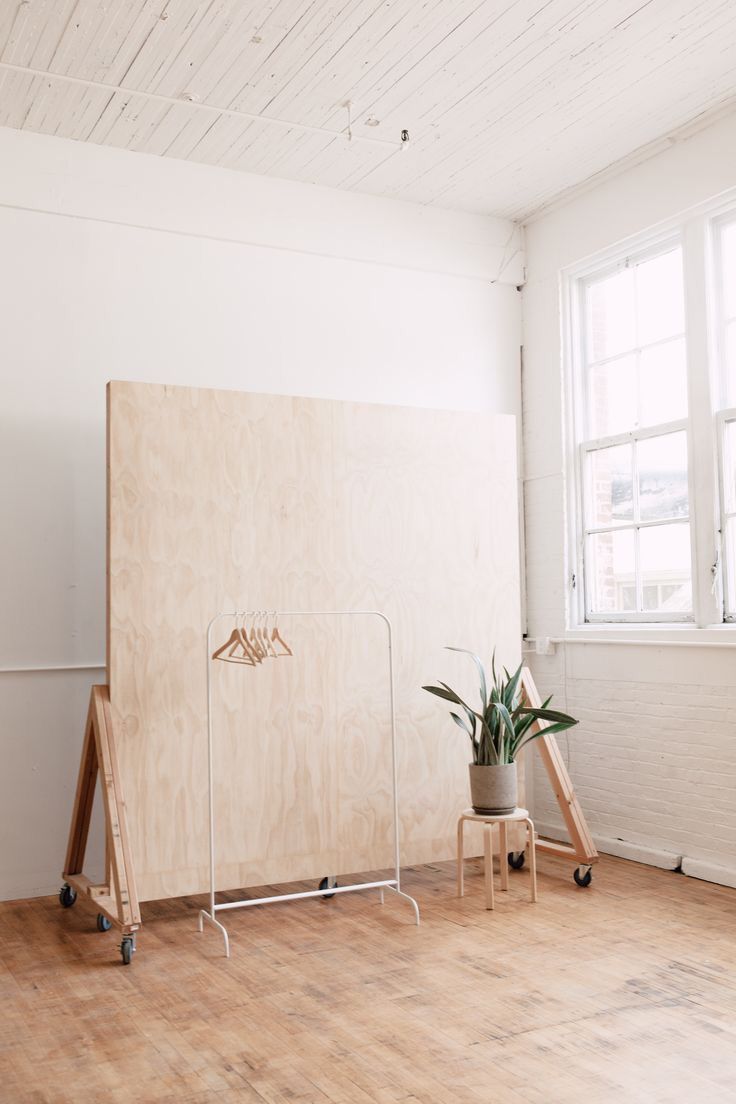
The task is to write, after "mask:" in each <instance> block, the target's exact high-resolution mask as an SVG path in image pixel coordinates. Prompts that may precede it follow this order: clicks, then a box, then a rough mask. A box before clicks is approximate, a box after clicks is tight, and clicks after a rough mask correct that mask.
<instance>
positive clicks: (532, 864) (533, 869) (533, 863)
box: [526, 820, 537, 901]
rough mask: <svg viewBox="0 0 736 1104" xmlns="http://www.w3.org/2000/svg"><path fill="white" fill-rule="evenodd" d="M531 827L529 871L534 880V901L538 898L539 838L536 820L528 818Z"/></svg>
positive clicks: (528, 825)
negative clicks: (537, 836) (535, 830)
mask: <svg viewBox="0 0 736 1104" xmlns="http://www.w3.org/2000/svg"><path fill="white" fill-rule="evenodd" d="M526 824H527V828H528V829H529V873H530V874H531V881H532V901H536V899H537V840H536V836H535V834H534V822H533V821H531V820H527V822H526Z"/></svg>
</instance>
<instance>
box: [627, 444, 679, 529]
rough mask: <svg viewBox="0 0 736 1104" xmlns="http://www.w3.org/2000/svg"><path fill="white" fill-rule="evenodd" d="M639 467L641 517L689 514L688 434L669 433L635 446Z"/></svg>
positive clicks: (653, 517) (656, 518)
mask: <svg viewBox="0 0 736 1104" xmlns="http://www.w3.org/2000/svg"><path fill="white" fill-rule="evenodd" d="M636 459H637V465H638V468H639V518H640V520H641V521H659V520H661V519H662V518H677V517H687V515H688V493H687V435H686V433H685V431H684V430H683V431H682V432H681V433H668V434H667V435H666V436H665V437H650V438H649V439H648V440H646V441H639V442H638V443H637V446H636Z"/></svg>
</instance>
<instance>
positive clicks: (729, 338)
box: [723, 321, 736, 406]
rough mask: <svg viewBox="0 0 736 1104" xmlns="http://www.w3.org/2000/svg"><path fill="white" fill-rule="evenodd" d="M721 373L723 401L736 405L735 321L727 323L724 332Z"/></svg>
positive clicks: (728, 404) (729, 404)
mask: <svg viewBox="0 0 736 1104" xmlns="http://www.w3.org/2000/svg"><path fill="white" fill-rule="evenodd" d="M723 375H724V383H725V391H726V396H725V403H726V405H727V406H736V321H734V322H729V323H728V325H727V326H726V332H725V334H724V342H723Z"/></svg>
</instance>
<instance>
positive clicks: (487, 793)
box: [468, 763, 518, 816]
mask: <svg viewBox="0 0 736 1104" xmlns="http://www.w3.org/2000/svg"><path fill="white" fill-rule="evenodd" d="M468 770H469V771H470V800H471V802H472V804H473V810H474V812H476V813H480V814H481V815H482V814H486V815H487V816H489V815H493V816H501V815H502V814H504V813H513V811H514V809H515V808H516V806H517V797H518V787H517V779H516V763H504V764H503V765H502V766H498V767H479V766H478V765H477V764H476V763H470V764H469V765H468Z"/></svg>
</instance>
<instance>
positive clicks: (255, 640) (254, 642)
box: [250, 611, 268, 663]
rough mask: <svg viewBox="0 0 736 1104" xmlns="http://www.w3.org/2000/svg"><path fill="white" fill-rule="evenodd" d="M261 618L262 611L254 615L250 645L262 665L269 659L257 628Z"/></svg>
mask: <svg viewBox="0 0 736 1104" xmlns="http://www.w3.org/2000/svg"><path fill="white" fill-rule="evenodd" d="M260 616H261V613H260V611H259V612H258V613H255V614H254V615H253V622H252V624H251V627H250V644H251V647H252V648H253V651H254V652H255V653H256V655H257V656H258V662H259V663H262V662H263V660H264V659H268V651H267V650H266V649H265V648H264V647H263V644H262V642H261V639H260V633H259V631H258V628H257V627H256V622H257V621H258V619H259V618H260Z"/></svg>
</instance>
